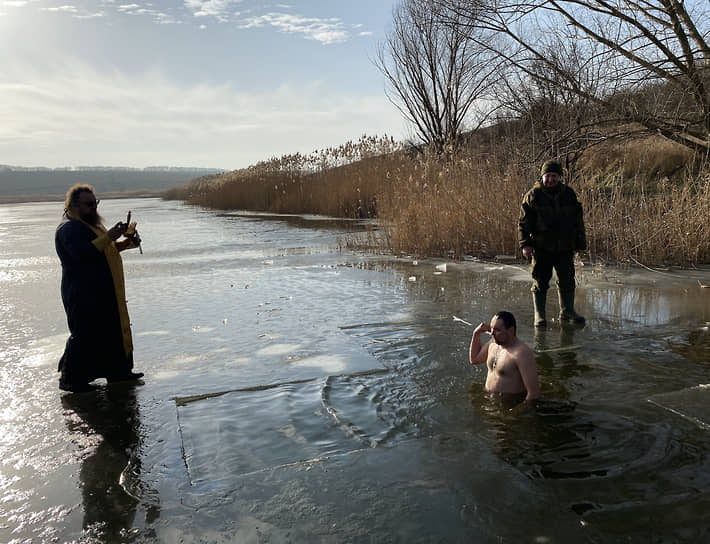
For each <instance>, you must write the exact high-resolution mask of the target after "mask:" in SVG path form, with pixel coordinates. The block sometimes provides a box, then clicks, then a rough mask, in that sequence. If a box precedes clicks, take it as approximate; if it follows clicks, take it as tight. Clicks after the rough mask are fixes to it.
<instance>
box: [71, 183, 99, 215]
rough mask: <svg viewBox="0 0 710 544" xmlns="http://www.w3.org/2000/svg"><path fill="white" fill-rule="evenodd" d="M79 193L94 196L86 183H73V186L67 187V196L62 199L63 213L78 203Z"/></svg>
mask: <svg viewBox="0 0 710 544" xmlns="http://www.w3.org/2000/svg"><path fill="white" fill-rule="evenodd" d="M81 193H91V194H92V195H95V194H96V193H95V191H94V188H93V187H92V186H91V185H89V184H88V183H75V184H74V185H72V186H71V187H69V190H68V191H67V194H66V196H65V197H64V212H65V213H66V211H67V210H68V209H69V208H70V207H71V206H76V205H77V204H78V203H79V197H80V196H81Z"/></svg>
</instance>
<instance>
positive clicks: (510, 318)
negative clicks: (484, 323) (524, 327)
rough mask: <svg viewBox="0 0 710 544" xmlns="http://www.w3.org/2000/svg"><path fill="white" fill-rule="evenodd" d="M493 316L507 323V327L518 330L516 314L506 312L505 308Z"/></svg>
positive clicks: (504, 323)
mask: <svg viewBox="0 0 710 544" xmlns="http://www.w3.org/2000/svg"><path fill="white" fill-rule="evenodd" d="M493 317H496V318H498V319H500V320H501V321H502V322H503V325H505V328H506V329H509V328H511V327H513V328H514V329H515V330H516V332H517V330H518V324H517V323H516V322H515V316H514V315H513V314H511V313H510V312H506V311H505V310H503V311H501V312H498V313H497V314H496V315H494V316H493Z"/></svg>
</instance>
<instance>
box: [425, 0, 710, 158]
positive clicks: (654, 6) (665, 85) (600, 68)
mask: <svg viewBox="0 0 710 544" xmlns="http://www.w3.org/2000/svg"><path fill="white" fill-rule="evenodd" d="M436 1H437V3H438V4H439V5H440V6H441V7H442V9H446V10H448V11H450V12H451V13H455V14H456V17H458V18H459V19H458V20H459V21H460V20H461V19H460V18H462V17H464V16H466V15H467V14H468V15H470V14H471V13H472V11H471V6H472V5H474V4H473V3H472V2H471V1H469V0H436ZM485 1H486V2H487V4H486V7H485V9H482V8H481V4H480V2H479V0H476V3H475V10H476V11H475V13H474V15H473V16H469V20H468V22H467V23H464V24H467V25H469V26H472V27H474V28H477V29H480V30H483V31H491V32H495V33H496V34H498V35H499V36H500V37H501V38H505V43H506V46H505V47H499V45H500V43H501V41H498V42H494V45H493V48H494V49H496V51H498V52H499V53H500V54H501V55H503V56H504V57H505V58H506V59H507V61H508V62H509V63H510V64H511V65H512V66H514V67H515V68H516V69H517V70H518V71H519V73H520V74H524V76H525V77H526V78H528V79H529V80H530V81H535V82H536V84H537V85H538V86H543V87H544V86H555V87H557V88H559V89H561V90H563V91H564V92H567V93H572V94H573V95H575V96H576V97H578V98H579V99H581V100H583V101H586V102H587V103H588V104H594V105H595V106H596V107H597V108H599V109H601V110H602V111H603V112H604V113H605V117H606V120H607V121H608V122H610V123H611V122H616V123H632V124H634V125H637V126H640V127H643V128H644V129H645V131H646V132H653V133H658V134H662V135H664V136H666V137H667V138H669V139H672V140H674V141H676V142H679V143H681V144H683V145H685V146H687V147H690V148H692V149H695V150H701V151H705V152H707V151H708V150H710V138H709V136H710V92H709V88H708V86H709V85H710V77H709V76H710V44H709V42H708V36H709V32H710V20H709V12H710V8H709V6H708V3H707V2H706V1H704V0H701V1H693V0H688V1H684V0H531V1H527V0H485ZM453 20H455V19H452V21H453ZM473 36H474V37H475V36H476V34H473ZM573 43H576V44H578V48H581V49H582V50H583V51H586V55H585V57H584V59H583V60H584V62H583V63H578V64H577V66H576V69H573V70H570V63H569V62H566V61H569V60H570V58H571V57H570V56H569V55H566V54H565V51H566V50H565V47H566V46H567V45H568V44H573ZM479 44H481V42H479ZM482 45H485V44H482ZM567 52H569V50H567ZM579 58H580V59H582V57H579ZM585 74H586V75H590V74H591V75H593V78H592V79H591V80H590V78H588V77H584V76H585ZM590 83H592V84H590Z"/></svg>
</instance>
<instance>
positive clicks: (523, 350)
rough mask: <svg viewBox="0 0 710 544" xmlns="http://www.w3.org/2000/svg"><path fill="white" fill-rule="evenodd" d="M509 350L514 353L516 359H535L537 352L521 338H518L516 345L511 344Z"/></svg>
mask: <svg viewBox="0 0 710 544" xmlns="http://www.w3.org/2000/svg"><path fill="white" fill-rule="evenodd" d="M508 352H509V353H512V354H513V356H514V357H515V358H516V359H523V360H533V361H534V360H535V354H534V353H533V350H532V349H530V346H528V345H527V344H526V343H525V342H523V341H522V340H520V339H519V338H518V339H516V342H515V345H513V346H511V347H510V348H509V349H508Z"/></svg>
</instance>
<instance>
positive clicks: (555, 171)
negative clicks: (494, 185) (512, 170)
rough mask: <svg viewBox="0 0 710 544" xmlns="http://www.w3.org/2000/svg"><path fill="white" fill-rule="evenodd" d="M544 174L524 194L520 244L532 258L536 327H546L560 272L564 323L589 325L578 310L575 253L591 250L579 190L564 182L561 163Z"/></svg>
mask: <svg viewBox="0 0 710 544" xmlns="http://www.w3.org/2000/svg"><path fill="white" fill-rule="evenodd" d="M540 175H541V176H542V177H541V179H540V181H538V182H537V183H536V184H535V186H534V187H533V188H532V189H530V191H528V192H527V193H526V194H525V197H524V198H523V203H522V205H521V207H520V221H519V223H518V240H519V242H520V248H521V250H522V252H523V256H524V257H525V258H526V259H528V260H530V259H532V279H533V285H532V289H531V291H532V293H533V303H534V305H535V326H536V327H545V326H546V325H547V319H546V317H545V302H546V300H547V289H548V287H549V284H550V279H551V278H552V269H553V268H554V269H555V272H556V274H557V292H558V296H559V301H560V321H569V322H573V323H580V324H581V323H584V317H582V316H581V315H579V314H578V313H577V312H575V311H574V291H575V281H574V252H575V251H583V250H585V249H587V238H586V234H585V231H584V218H583V217H582V205H581V204H580V203H579V201H578V200H577V195H576V193H575V192H574V190H573V189H572V188H571V187H569V186H568V185H566V184H564V183H562V165H561V164H560V163H559V162H557V161H547V162H546V163H545V164H543V165H542V169H541V171H540Z"/></svg>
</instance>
